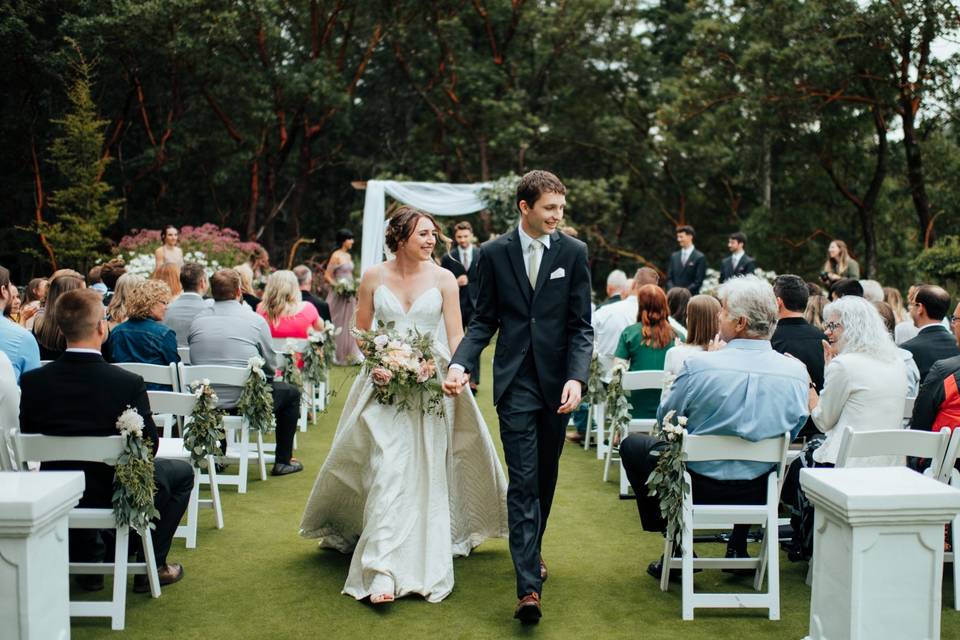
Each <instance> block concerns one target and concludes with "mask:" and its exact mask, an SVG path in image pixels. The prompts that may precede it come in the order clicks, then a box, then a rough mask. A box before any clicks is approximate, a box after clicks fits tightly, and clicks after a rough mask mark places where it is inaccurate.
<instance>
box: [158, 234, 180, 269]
mask: <svg viewBox="0 0 960 640" xmlns="http://www.w3.org/2000/svg"><path fill="white" fill-rule="evenodd" d="M179 241H180V232H179V231H177V228H176V227H175V226H173V225H172V224H168V225H166V226H165V227H164V228H163V231H161V232H160V246H159V247H157V250H156V251H155V252H154V253H153V257H154V258H155V259H156V261H157V266H156V267H155V268H156V269H159V268H160V267H162V266H163V265H165V264H172V265H174V266H175V267H177V268H179V267H182V266H183V249H181V248H180V247H178V246H177V243H178V242H179Z"/></svg>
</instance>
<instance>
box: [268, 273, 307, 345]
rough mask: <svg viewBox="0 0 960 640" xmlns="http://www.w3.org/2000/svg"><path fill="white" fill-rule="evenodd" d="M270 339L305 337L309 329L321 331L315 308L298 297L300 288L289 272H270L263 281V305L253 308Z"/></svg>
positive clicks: (294, 277)
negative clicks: (265, 284) (266, 326)
mask: <svg viewBox="0 0 960 640" xmlns="http://www.w3.org/2000/svg"><path fill="white" fill-rule="evenodd" d="M257 313H258V314H260V315H261V316H262V317H263V318H264V319H265V320H266V321H267V325H268V326H269V327H270V335H272V336H273V337H274V338H306V337H307V333H308V332H309V330H310V329H313V330H315V331H322V330H323V320H322V319H321V318H320V314H319V313H317V308H316V307H314V306H313V305H312V304H310V303H309V302H304V301H303V300H302V299H301V297H300V286H299V283H298V282H297V276H295V275H294V274H293V271H286V270H280V271H274V272H273V273H271V274H270V277H269V278H267V288H266V289H264V291H263V302H261V303H260V306H259V307H258V308H257Z"/></svg>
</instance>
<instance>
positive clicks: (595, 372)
mask: <svg viewBox="0 0 960 640" xmlns="http://www.w3.org/2000/svg"><path fill="white" fill-rule="evenodd" d="M605 398H606V390H604V388H603V382H602V381H601V380H600V360H599V358H598V357H597V352H596V351H594V352H593V358H592V359H591V360H590V376H589V377H588V378H587V395H586V397H585V398H584V400H586V401H587V402H589V403H590V406H591V407H595V406H597V405H598V404H600V403H602V402H603V401H604V399H605Z"/></svg>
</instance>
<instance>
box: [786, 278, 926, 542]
mask: <svg viewBox="0 0 960 640" xmlns="http://www.w3.org/2000/svg"><path fill="white" fill-rule="evenodd" d="M824 318H826V320H827V324H826V333H827V339H828V340H829V342H828V343H827V344H825V345H824V347H823V357H824V362H825V363H826V368H825V370H824V376H825V377H824V382H823V392H822V393H820V394H818V393H817V390H816V389H815V388H814V384H813V381H812V380H811V381H810V389H809V391H808V394H809V398H808V403H809V408H810V416H811V417H812V418H813V422H814V424H816V426H817V429H819V430H820V431H821V432H823V433H825V434H826V437H825V438H823V439H819V438H817V439H813V440H810V441H809V442H807V444H806V445H805V446H804V449H803V451H802V452H801V454H800V456H799V457H798V458H797V459H795V460H794V461H793V463H792V464H791V465H790V468H789V470H788V471H787V475H786V479H785V480H784V487H783V492H782V499H783V502H784V503H785V504H786V505H788V506H789V508H790V513H791V516H792V517H791V524H792V525H793V533H794V535H793V549H792V550H791V554H790V557H791V559H800V558H803V559H806V558H809V557H810V552H811V549H812V543H813V526H812V525H813V507H812V505H811V504H810V503H809V502H808V501H807V499H806V496H805V495H804V493H803V491H802V489H801V488H800V482H799V477H800V469H801V468H806V467H832V466H834V465H836V463H837V455H838V454H839V453H840V440H841V439H842V438H843V431H844V429H845V428H847V427H850V428H851V429H853V430H855V431H863V430H867V429H870V430H877V429H887V430H890V431H894V430H897V429H900V428H901V424H900V422H901V419H902V417H903V407H904V402H905V400H906V398H907V373H906V370H905V368H904V365H903V359H902V358H901V357H900V354H899V353H898V352H897V347H896V345H895V344H894V343H893V339H892V338H891V337H890V336H889V335H888V334H887V330H886V327H885V326H884V325H883V321H882V320H881V318H880V314H879V313H877V310H876V309H875V308H874V306H873V305H872V304H871V303H869V302H867V301H866V300H864V299H863V298H859V297H857V296H847V297H845V298H841V299H840V300H837V301H836V302H831V303H830V304H828V305H827V306H826V308H825V309H824ZM895 461H896V459H895V458H893V459H891V458H890V457H888V456H881V457H875V458H856V459H854V460H851V461H850V462H849V463H848V466H861V467H868V466H883V465H886V464H891V463H895Z"/></svg>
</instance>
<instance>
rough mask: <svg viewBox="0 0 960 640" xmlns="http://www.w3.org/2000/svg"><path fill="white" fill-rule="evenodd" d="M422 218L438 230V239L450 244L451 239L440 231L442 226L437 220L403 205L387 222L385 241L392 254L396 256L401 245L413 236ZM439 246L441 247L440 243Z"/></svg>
mask: <svg viewBox="0 0 960 640" xmlns="http://www.w3.org/2000/svg"><path fill="white" fill-rule="evenodd" d="M420 218H427V219H428V220H430V222H432V223H433V228H434V229H436V230H437V238H438V239H439V240H442V241H443V242H449V239H448V238H447V237H446V236H444V235H443V231H441V230H440V225H439V224H437V220H436V218H434V217H433V216H432V215H430V214H429V213H426V212H424V211H420V210H419V209H414V208H413V207H410V206H407V205H402V206H400V207H398V208H397V209H396V211H394V212H393V215H392V216H390V221H389V222H387V237H386V240H385V241H386V243H387V248H388V249H390V253H393V254H396V253H397V249H399V248H400V243H401V242H403V241H405V240H406V239H407V238H409V237H410V236H412V235H413V232H414V231H415V230H416V228H417V224H418V223H419V222H420ZM437 244H438V246H439V243H437Z"/></svg>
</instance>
